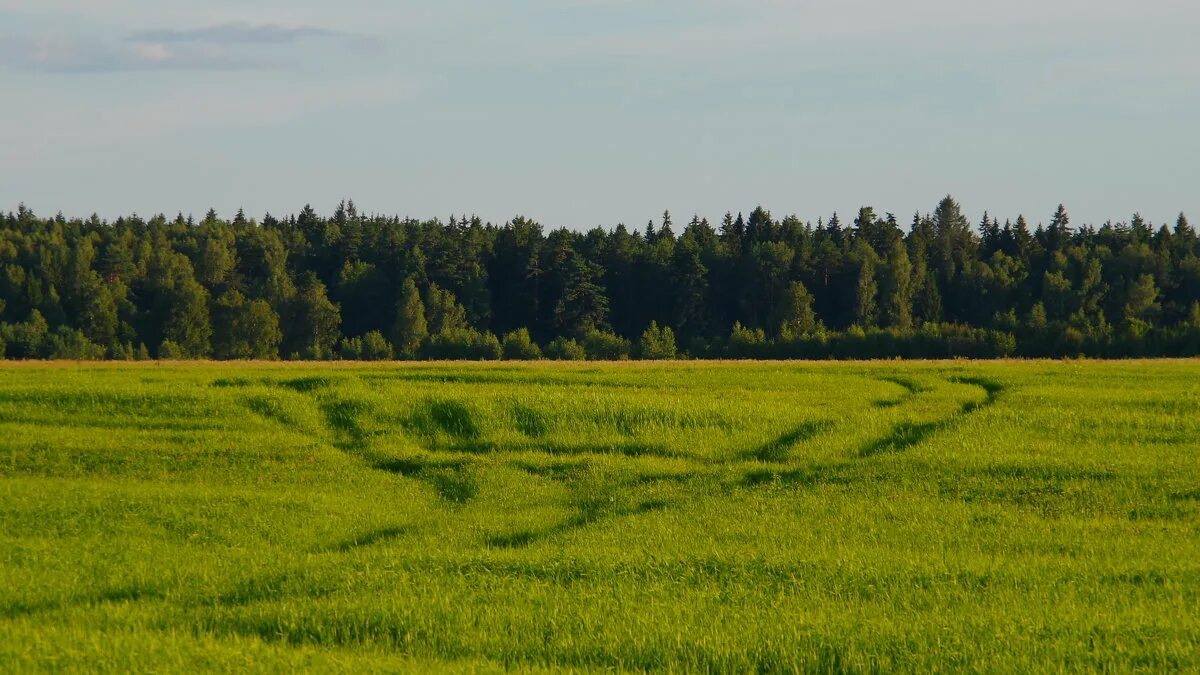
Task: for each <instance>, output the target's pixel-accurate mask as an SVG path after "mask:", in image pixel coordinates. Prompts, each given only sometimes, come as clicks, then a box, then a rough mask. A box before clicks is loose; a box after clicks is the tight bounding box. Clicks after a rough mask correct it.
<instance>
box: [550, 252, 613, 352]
mask: <svg viewBox="0 0 1200 675" xmlns="http://www.w3.org/2000/svg"><path fill="white" fill-rule="evenodd" d="M602 274H603V269H601V267H600V266H599V265H597V264H595V263H593V262H591V261H589V260H587V259H586V258H584V257H583V256H581V255H578V254H576V255H573V256H571V258H570V263H569V266H568V268H567V275H566V280H565V282H564V285H563V291H562V296H561V297H560V298H559V301H558V304H557V305H556V306H555V308H554V320H555V325H556V327H557V328H558V329H559V331H561V334H563V335H567V336H587V335H588V334H590V333H593V332H594V333H603V332H605V331H606V329H607V328H608V298H607V297H606V296H605V294H604V288H603V286H601V285H600V278H601V276H602ZM584 341H585V346H586V342H587V339H586V337H585V340H584ZM589 353H590V351H589Z"/></svg>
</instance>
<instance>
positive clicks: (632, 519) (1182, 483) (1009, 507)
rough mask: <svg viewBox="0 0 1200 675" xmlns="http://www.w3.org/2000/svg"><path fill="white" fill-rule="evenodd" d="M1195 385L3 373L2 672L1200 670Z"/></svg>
mask: <svg viewBox="0 0 1200 675" xmlns="http://www.w3.org/2000/svg"><path fill="white" fill-rule="evenodd" d="M1198 460H1200V362H1144V363H1132V362H1130V363H1052V362H1029V363H954V362H949V363H929V364H922V363H914V364H900V363H895V364H892V363H878V364H779V363H773V364H704V365H702V364H673V365H663V366H659V365H645V364H624V365H597V364H580V365H563V364H557V365H556V364H545V365H529V366H524V365H522V366H511V365H507V364H494V365H461V364H458V365H430V364H413V365H404V366H395V365H390V366H348V365H332V366H330V365H326V366H320V365H308V366H304V365H274V366H272V365H265V364H264V365H240V366H238V365H216V364H199V365H177V366H172V365H138V366H129V365H97V366H77V365H49V366H47V365H42V366H28V365H25V366H13V365H9V366H5V367H0V671H14V670H15V671H24V670H34V669H50V670H89V671H91V670H107V671H122V672H126V671H145V670H155V671H179V670H194V669H222V670H231V669H235V670H247V669H252V670H295V669H314V670H322V671H324V670H338V671H355V672H358V671H364V670H416V671H425V670H430V669H436V670H447V671H471V670H477V671H490V670H505V669H520V670H542V669H544V670H558V669H571V670H644V669H666V670H677V671H679V670H687V671H692V670H714V671H717V670H719V671H736V672H745V671H826V672H857V671H867V672H871V671H894V670H904V671H911V670H942V671H946V670H954V671H959V670H981V671H1013V670H1018V671H1027V672H1028V671H1033V672H1045V671H1058V670H1094V669H1105V670H1119V671H1125V670H1134V669H1144V670H1148V671H1162V670H1179V669H1183V670H1197V669H1200V461H1198Z"/></svg>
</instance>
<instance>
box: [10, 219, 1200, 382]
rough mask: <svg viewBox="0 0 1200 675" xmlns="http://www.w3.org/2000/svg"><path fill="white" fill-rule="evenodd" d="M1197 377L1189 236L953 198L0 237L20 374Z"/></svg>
mask: <svg viewBox="0 0 1200 675" xmlns="http://www.w3.org/2000/svg"><path fill="white" fill-rule="evenodd" d="M1197 354H1200V240H1198V237H1197V233H1196V230H1195V229H1194V228H1193V227H1192V226H1191V225H1190V224H1189V223H1188V221H1187V218H1186V217H1185V216H1184V215H1182V214H1181V215H1180V216H1179V218H1178V220H1177V221H1176V222H1175V223H1172V224H1161V225H1155V224H1152V223H1150V222H1148V221H1146V220H1144V219H1143V218H1142V217H1140V216H1138V215H1134V216H1133V217H1132V218H1131V219H1129V220H1128V221H1119V222H1112V221H1110V222H1106V223H1104V224H1103V225H1100V226H1094V225H1084V226H1078V227H1077V226H1073V225H1072V223H1071V220H1070V217H1069V215H1068V212H1067V210H1066V208H1065V207H1063V206H1061V205H1060V206H1059V207H1058V209H1057V211H1055V212H1054V213H1053V214H1052V216H1051V218H1050V220H1049V222H1048V223H1046V224H1042V223H1040V222H1039V223H1038V224H1037V225H1036V226H1032V225H1031V224H1030V223H1029V221H1027V220H1026V219H1025V218H1024V217H1018V218H1016V220H1011V219H1010V220H1005V221H1004V222H1003V223H1001V222H1000V220H999V219H998V218H994V217H992V216H991V215H989V214H985V215H984V216H983V218H982V220H981V221H979V222H978V223H977V224H976V223H973V222H972V219H970V218H968V217H967V216H966V215H964V210H963V208H962V207H961V206H960V204H959V203H958V202H957V201H955V200H954V199H953V198H952V197H950V196H947V197H946V198H945V199H943V200H941V202H940V203H938V204H937V206H936V208H935V209H934V210H933V211H932V213H927V214H920V213H918V214H916V215H914V216H913V218H912V220H911V223H906V225H905V226H901V224H900V222H898V221H897V219H896V217H895V216H893V215H892V214H890V213H888V214H883V215H880V214H878V213H877V212H876V211H875V210H874V209H872V208H869V207H864V208H862V209H861V210H860V211H859V212H858V214H857V216H856V217H855V218H853V220H852V222H849V223H844V222H843V220H842V219H841V218H840V217H839V216H838V215H837V214H833V215H831V216H829V217H828V218H819V219H817V221H816V222H815V223H813V222H811V221H805V220H801V219H800V218H798V217H796V216H787V217H784V218H781V219H780V218H777V217H775V216H773V215H772V214H771V213H770V212H768V211H766V210H764V209H763V208H761V207H759V208H756V209H754V210H753V211H752V212H750V214H749V215H748V216H744V215H742V214H737V215H734V214H732V213H729V214H726V215H725V216H724V218H723V219H721V221H720V222H719V223H717V224H715V225H714V224H713V223H711V222H709V221H708V220H706V219H701V218H698V217H694V218H692V219H691V221H690V222H687V223H677V222H675V221H674V220H673V219H672V217H671V214H669V213H664V214H663V215H662V216H661V217H660V218H658V219H656V220H652V221H650V222H649V223H648V224H647V225H646V226H645V228H644V229H639V228H627V227H626V226H625V225H620V226H617V227H616V228H613V229H605V228H595V229H592V230H589V231H575V230H571V229H566V228H557V229H550V228H546V227H543V226H542V225H540V224H539V223H537V222H534V221H532V220H530V219H527V218H524V217H516V218H513V219H512V220H510V221H508V222H506V223H504V224H502V225H496V224H492V223H485V222H483V221H482V220H481V219H479V218H468V217H456V216H452V217H450V218H449V219H447V220H445V221H442V220H438V219H432V220H418V219H411V218H400V217H397V216H385V215H378V214H367V213H363V212H360V211H359V209H358V208H357V207H356V206H355V204H354V203H353V202H343V203H342V204H340V205H338V206H337V208H336V210H335V211H334V213H333V215H332V216H329V217H326V216H322V215H319V214H318V213H317V212H316V211H315V210H314V209H313V208H311V207H309V206H306V207H305V208H304V209H303V210H301V211H300V212H299V214H296V215H292V216H288V217H286V218H283V217H274V216H271V215H269V214H268V215H265V216H264V217H263V218H262V219H261V220H256V219H252V218H248V217H247V216H246V214H245V213H243V212H241V211H239V212H238V213H237V214H236V215H234V217H233V218H232V219H225V218H222V217H221V216H220V215H219V214H217V213H216V212H215V211H209V212H208V213H207V214H206V215H205V217H204V218H203V220H199V221H197V220H196V219H194V218H192V217H185V216H183V215H179V216H176V217H175V218H169V217H166V216H163V215H158V216H154V217H151V218H148V219H147V218H142V217H138V216H136V215H130V216H127V217H121V218H117V219H116V220H113V221H106V220H102V219H100V218H99V217H98V216H94V215H93V216H92V217H91V218H89V219H86V220H85V219H68V218H66V217H64V216H63V215H61V214H59V215H56V216H53V217H42V216H39V215H36V214H35V213H33V212H32V211H31V210H30V209H28V208H26V207H24V206H21V207H19V208H18V209H17V211H16V212H15V213H13V212H9V213H7V214H0V355H3V356H4V357H6V358H9V359H76V360H95V359H113V360H132V359H222V360H226V359H262V360H274V359H305V360H336V359H344V360H388V359H471V360H494V359H539V358H549V359H561V360H581V359H597V360H620V359H628V358H634V359H672V358H695V359H706V358H733V359H739V358H755V359H785V358H809V359H824V358H835V359H849V358H896V357H899V358H955V357H970V358H998V357H1098V358H1121V357H1155V356H1194V355H1197Z"/></svg>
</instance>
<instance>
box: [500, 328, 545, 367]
mask: <svg viewBox="0 0 1200 675" xmlns="http://www.w3.org/2000/svg"><path fill="white" fill-rule="evenodd" d="M502 344H503V351H504V358H505V360H508V361H536V360H537V359H540V358H542V350H541V348H539V347H538V346H537V343H536V342H534V341H533V338H532V337H531V336H530V335H529V329H528V328H519V329H517V330H515V331H512V332H511V333H506V334H505V335H504V340H503V341H502Z"/></svg>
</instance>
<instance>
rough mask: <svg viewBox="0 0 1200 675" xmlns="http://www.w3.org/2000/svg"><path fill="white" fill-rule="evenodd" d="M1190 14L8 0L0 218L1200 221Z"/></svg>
mask: <svg viewBox="0 0 1200 675" xmlns="http://www.w3.org/2000/svg"><path fill="white" fill-rule="evenodd" d="M1198 26H1200V3H1197V2H1195V0H1142V1H1141V2H1137V3H1133V2H1128V1H1126V0H1006V2H1002V3H1001V2H998V3H986V4H985V3H973V2H971V3H968V2H962V1H961V0H794V1H787V0H721V1H719V0H509V1H507V2H496V1H495V0H425V1H423V2H414V1H411V0H342V1H341V2H336V3H334V2H328V0H205V1H204V2H183V1H180V0H174V1H172V0H0V209H3V210H9V209H15V208H16V206H17V204H18V203H22V202H23V203H25V204H26V205H28V206H29V207H31V208H33V209H34V211H35V212H38V213H42V214H47V215H48V214H52V213H54V212H57V211H62V212H63V213H65V214H66V215H68V216H87V215H90V214H91V213H93V212H95V213H99V214H100V215H101V216H102V217H108V218H111V217H115V216H117V215H121V214H128V213H134V212H136V213H139V214H142V215H150V214H154V213H166V214H169V215H171V214H174V213H176V212H180V211H182V212H183V213H185V214H188V213H193V214H196V215H198V216H199V215H202V214H203V213H204V212H206V211H207V210H208V209H209V208H210V207H212V208H215V209H217V211H218V212H219V213H221V214H224V215H231V214H232V213H233V212H235V211H236V210H237V209H238V208H244V209H245V210H246V212H247V213H248V214H251V215H256V216H261V215H262V214H263V213H266V212H270V213H272V214H275V215H285V214H288V213H294V212H297V211H299V210H300V209H301V208H302V207H303V206H304V205H305V204H306V203H311V204H312V205H313V206H314V208H316V209H317V210H318V211H321V212H324V213H330V212H332V210H333V209H334V207H335V206H336V204H337V203H338V202H339V201H340V200H342V199H345V198H350V199H353V200H354V201H355V202H356V203H357V204H358V206H359V208H360V211H365V212H379V213H388V214H393V213H394V214H399V215H406V216H412V217H420V218H427V217H442V218H445V217H448V216H449V215H451V214H472V215H478V216H480V217H482V218H484V219H485V220H490V221H493V222H497V223H500V222H504V221H505V220H507V219H509V218H511V217H513V216H515V215H518V214H520V215H525V216H527V217H530V218H533V219H535V220H537V221H539V222H541V223H543V224H544V225H546V226H548V227H557V226H568V227H574V228H588V227H593V226H596V225H602V226H606V227H611V226H614V225H616V224H617V223H622V222H623V223H627V224H629V225H631V226H640V225H642V224H644V223H645V222H646V221H647V220H649V219H651V218H657V217H658V216H659V214H661V213H662V212H663V210H664V209H669V210H670V211H671V212H672V214H673V215H674V220H675V221H676V222H681V221H686V220H687V219H689V218H690V217H691V216H692V214H699V215H700V216H702V217H708V218H710V219H711V220H713V221H714V222H715V221H717V220H719V218H720V217H721V215H722V214H724V213H725V212H726V211H733V212H738V211H746V212H748V211H750V210H751V209H753V208H754V207H755V206H757V205H762V206H764V207H765V208H767V209H769V210H771V211H772V212H773V213H774V214H775V215H776V216H783V215H787V214H796V215H799V216H800V217H801V218H803V219H805V220H813V221H815V220H816V218H817V217H818V216H826V217H828V215H829V214H830V213H832V212H834V211H837V212H839V213H841V214H842V215H843V218H844V219H845V218H846V217H848V216H852V215H853V214H854V213H855V212H856V211H857V209H858V208H859V207H860V206H864V205H870V206H873V207H874V208H875V209H876V210H877V211H878V212H881V213H883V212H892V213H895V214H897V216H898V217H899V218H900V220H901V222H907V221H909V220H910V219H911V216H912V214H913V213H914V212H916V211H920V212H928V211H931V210H932V209H933V207H934V206H935V205H936V203H937V201H938V200H939V199H940V198H941V197H942V196H944V195H945V194H947V193H950V194H953V195H954V196H955V197H956V198H957V199H958V200H959V201H960V202H961V203H962V204H963V206H964V208H965V210H966V211H967V212H968V213H969V214H971V215H972V216H973V217H975V218H978V217H979V216H980V215H982V213H983V211H984V210H988V211H990V212H991V213H992V215H995V216H999V217H1000V218H1015V217H1016V216H1017V215H1018V214H1025V215H1026V216H1027V217H1028V218H1029V219H1030V220H1031V221H1032V222H1035V223H1036V222H1038V221H1048V220H1049V217H1050V215H1051V214H1052V213H1053V211H1054V209H1055V207H1056V206H1057V205H1058V204H1059V203H1060V202H1061V203H1064V204H1066V206H1067V208H1068V210H1069V211H1070V212H1071V215H1072V220H1073V222H1074V223H1077V224H1079V223H1101V222H1103V221H1105V220H1109V219H1112V220H1114V221H1118V220H1127V219H1128V218H1129V217H1130V216H1131V215H1132V214H1133V213H1134V212H1140V213H1141V214H1142V215H1143V216H1145V217H1146V218H1148V219H1150V220H1151V221H1153V222H1155V223H1162V222H1172V223H1173V222H1174V219H1175V217H1176V215H1177V214H1178V213H1179V212H1180V211H1186V212H1189V213H1194V214H1195V216H1193V218H1192V219H1193V220H1196V219H1197V218H1200V161H1198V159H1200V40H1198V39H1196V32H1197V27H1198Z"/></svg>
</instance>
